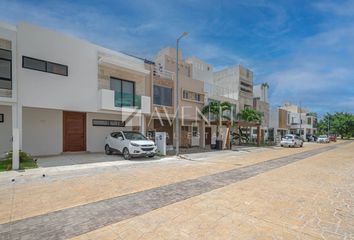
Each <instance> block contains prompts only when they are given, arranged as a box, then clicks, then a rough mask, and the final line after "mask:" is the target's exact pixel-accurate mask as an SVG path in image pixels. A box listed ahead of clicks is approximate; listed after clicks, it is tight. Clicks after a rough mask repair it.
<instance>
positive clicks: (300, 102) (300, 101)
mask: <svg viewBox="0 0 354 240" xmlns="http://www.w3.org/2000/svg"><path fill="white" fill-rule="evenodd" d="M299 105H300V109H299V112H300V138H301V101H300V104H299Z"/></svg>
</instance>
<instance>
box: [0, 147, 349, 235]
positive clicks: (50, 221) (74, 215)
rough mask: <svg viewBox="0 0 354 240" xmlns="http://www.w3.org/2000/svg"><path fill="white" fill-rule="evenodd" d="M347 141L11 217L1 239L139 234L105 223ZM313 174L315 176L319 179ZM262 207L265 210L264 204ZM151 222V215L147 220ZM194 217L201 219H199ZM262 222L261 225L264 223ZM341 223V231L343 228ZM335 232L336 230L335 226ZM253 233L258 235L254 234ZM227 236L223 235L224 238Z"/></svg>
mask: <svg viewBox="0 0 354 240" xmlns="http://www.w3.org/2000/svg"><path fill="white" fill-rule="evenodd" d="M349 143H350V142H347V143H345V144H340V145H339V144H337V145H327V146H325V147H321V148H314V149H312V150H309V151H302V152H299V153H296V154H290V155H289V154H287V155H285V156H281V157H278V158H275V159H271V160H269V159H268V160H266V161H260V162H258V163H255V164H251V165H248V166H245V167H237V168H235V167H234V168H231V169H228V170H225V171H219V172H216V173H213V174H209V175H202V176H199V177H196V178H190V179H188V180H184V181H177V182H174V183H171V184H167V185H161V186H158V187H154V188H149V189H145V190H142V191H136V192H133V193H130V194H126V195H119V196H116V197H112V198H105V199H102V200H100V201H95V202H90V203H87V204H83V205H79V206H75V207H70V208H65V209H62V210H59V211H51V212H48V213H46V214H40V215H37V216H33V217H28V218H23V219H19V220H16V221H10V222H7V223H3V224H1V225H0V239H67V238H71V237H75V236H78V235H81V234H83V235H82V236H80V238H89V236H90V234H91V235H93V236H94V234H101V236H100V238H101V239H102V236H103V235H102V234H103V233H104V234H107V233H109V234H110V237H111V238H112V239H116V238H118V237H121V238H122V239H130V238H131V239H135V238H137V237H136V236H135V235H134V234H133V235H127V236H128V237H127V236H125V237H123V236H124V234H127V231H126V232H120V231H118V232H116V234H114V232H113V233H112V232H111V231H110V232H107V228H108V229H110V228H112V225H114V224H119V223H123V224H124V222H125V221H129V220H130V219H136V218H139V217H140V216H142V217H144V216H146V214H147V213H153V212H155V211H156V210H160V209H165V208H166V207H167V208H168V207H169V206H173V205H174V204H176V203H184V202H187V201H188V200H190V199H196V198H197V197H201V196H205V195H206V194H208V193H213V192H215V191H218V190H220V189H225V188H228V187H229V186H233V185H235V184H236V185H237V184H238V182H240V181H243V180H246V179H250V178H253V179H257V177H258V176H259V175H263V174H265V173H268V172H270V173H271V172H273V171H274V170H276V169H279V168H281V167H284V166H287V165H289V164H290V165H292V164H294V163H296V162H298V161H299V160H304V159H306V160H307V159H309V158H311V157H313V156H320V155H325V154H326V153H327V152H334V151H335V150H337V148H343V147H345V145H348V144H349ZM351 146H353V144H351ZM270 155H271V154H270ZM221 163H222V162H221ZM351 167H353V165H351ZM192 168H193V167H192ZM313 180H314V181H316V179H313ZM288 187H289V188H291V185H289V186H288ZM351 190H354V189H349V191H351ZM236 192H237V191H236ZM209 200H210V199H209ZM252 201H254V199H251V200H250V203H249V204H251V202H252ZM349 201H350V202H348V204H349V205H350V204H351V203H352V202H353V201H354V199H351V198H349ZM212 205H213V204H212ZM214 205H215V204H214ZM352 207H353V206H349V209H352ZM241 209H242V208H241ZM261 209H262V208H261ZM154 210H155V211H154ZM263 211H266V210H265V209H263ZM167 212H169V211H167ZM232 212H233V211H230V210H229V214H231V213H232ZM352 214H353V212H352ZM335 217H337V216H335ZM352 217H353V216H350V215H349V220H354V218H352ZM337 218H338V217H337ZM147 222H149V221H148V220H147ZM195 222H199V221H198V220H196V221H195ZM213 222H214V221H213ZM341 222H343V220H341ZM353 222H354V221H353ZM259 224H260V226H261V225H262V224H261V223H259ZM96 229H97V230H96ZM197 229H199V228H197ZM338 229H339V227H338ZM338 229H337V231H339V230H338ZM348 229H349V230H348ZM348 229H347V230H348V231H347V232H345V234H347V235H344V234H343V233H342V235H340V234H337V235H338V236H337V237H342V239H345V238H344V237H354V235H350V233H351V232H350V231H351V229H350V228H348ZM94 230H96V231H94ZM209 230H210V229H209ZM97 232H98V233H97ZM128 232H129V231H128ZM151 232H155V233H156V234H155V236H154V237H152V236H151V238H150V237H149V234H146V233H145V234H144V232H141V234H138V235H137V236H138V237H139V238H140V237H142V236H145V238H146V239H149V238H150V239H157V238H159V237H162V235H160V234H161V233H159V232H156V231H151V229H150V231H149V230H148V231H147V233H151ZM162 232H163V231H162ZM187 232H188V231H187ZM204 232H205V231H204ZM255 232H257V231H255ZM290 232H291V231H290ZM85 233H88V234H85ZM182 233H185V234H187V233H186V232H185V231H181V232H179V234H182ZM300 233H301V234H302V232H297V233H296V234H294V235H293V236H300V235H299V234H300ZM332 233H336V232H335V231H332ZM353 233H354V232H353ZM353 233H352V234H353ZM122 234H123V235H122ZM321 234H322V235H321ZM220 236H223V235H220ZM226 236H229V237H230V236H232V235H230V234H229V235H225V236H224V237H225V238H226ZM251 236H253V237H254V235H252V234H251ZM283 236H284V234H283ZM304 236H305V237H309V238H311V237H313V238H314V239H316V238H317V236H316V235H315V234H314V235H311V234H307V235H304ZM304 236H302V237H301V238H303V237H304ZM164 237H165V238H166V237H167V238H173V237H172V235H171V234H167V235H164ZM318 237H324V235H323V233H322V232H320V233H319V235H318ZM91 238H92V236H91ZM103 238H104V237H103ZM162 238H163V237H162ZM181 238H187V239H188V238H193V239H194V238H201V237H196V236H194V237H192V236H191V235H188V234H187V235H185V236H184V237H183V235H178V237H177V239H181ZM204 238H205V236H204ZM204 238H201V239H204ZM225 238H223V237H221V239H225ZM93 239H95V237H93ZM211 239H214V238H211ZM252 239H253V238H252ZM285 239H286V238H285ZM348 239H350V238H348Z"/></svg>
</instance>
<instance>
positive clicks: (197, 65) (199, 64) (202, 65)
mask: <svg viewBox="0 0 354 240" xmlns="http://www.w3.org/2000/svg"><path fill="white" fill-rule="evenodd" d="M186 62H187V63H190V64H192V65H193V71H192V78H193V79H197V80H201V81H203V82H206V83H209V84H213V66H212V65H211V64H208V63H206V62H204V61H202V60H200V59H199V58H196V57H189V58H187V59H186Z"/></svg>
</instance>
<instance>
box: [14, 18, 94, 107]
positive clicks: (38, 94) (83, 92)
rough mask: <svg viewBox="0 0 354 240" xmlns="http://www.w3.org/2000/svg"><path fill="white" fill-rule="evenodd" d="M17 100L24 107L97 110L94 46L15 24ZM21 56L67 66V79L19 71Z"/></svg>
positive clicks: (49, 74)
mask: <svg viewBox="0 0 354 240" xmlns="http://www.w3.org/2000/svg"><path fill="white" fill-rule="evenodd" d="M17 43H18V46H17V50H18V51H17V52H18V60H19V61H18V62H19V64H18V65H17V70H18V79H19V98H20V102H21V103H22V104H23V106H27V107H39V108H53V109H65V110H72V111H91V112H93V111H97V104H98V100H97V97H98V90H97V89H98V80H97V71H98V66H97V47H96V46H95V45H93V44H91V43H89V42H86V41H83V40H79V39H76V38H72V37H68V36H66V35H65V34H62V33H57V32H54V31H50V30H46V29H43V28H40V27H37V26H34V25H30V24H27V23H21V24H19V25H18V35H17ZM22 56H28V57H32V58H38V59H41V60H47V61H51V62H55V63H60V64H64V65H67V66H68V76H61V75H56V74H51V73H46V72H40V71H35V70H30V69H25V68H22Z"/></svg>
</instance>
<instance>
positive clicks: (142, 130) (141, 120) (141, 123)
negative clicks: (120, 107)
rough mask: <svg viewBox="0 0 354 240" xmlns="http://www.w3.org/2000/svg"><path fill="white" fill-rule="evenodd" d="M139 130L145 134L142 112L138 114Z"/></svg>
mask: <svg viewBox="0 0 354 240" xmlns="http://www.w3.org/2000/svg"><path fill="white" fill-rule="evenodd" d="M140 132H141V134H143V135H144V136H145V116H144V115H143V114H141V115H140Z"/></svg>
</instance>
